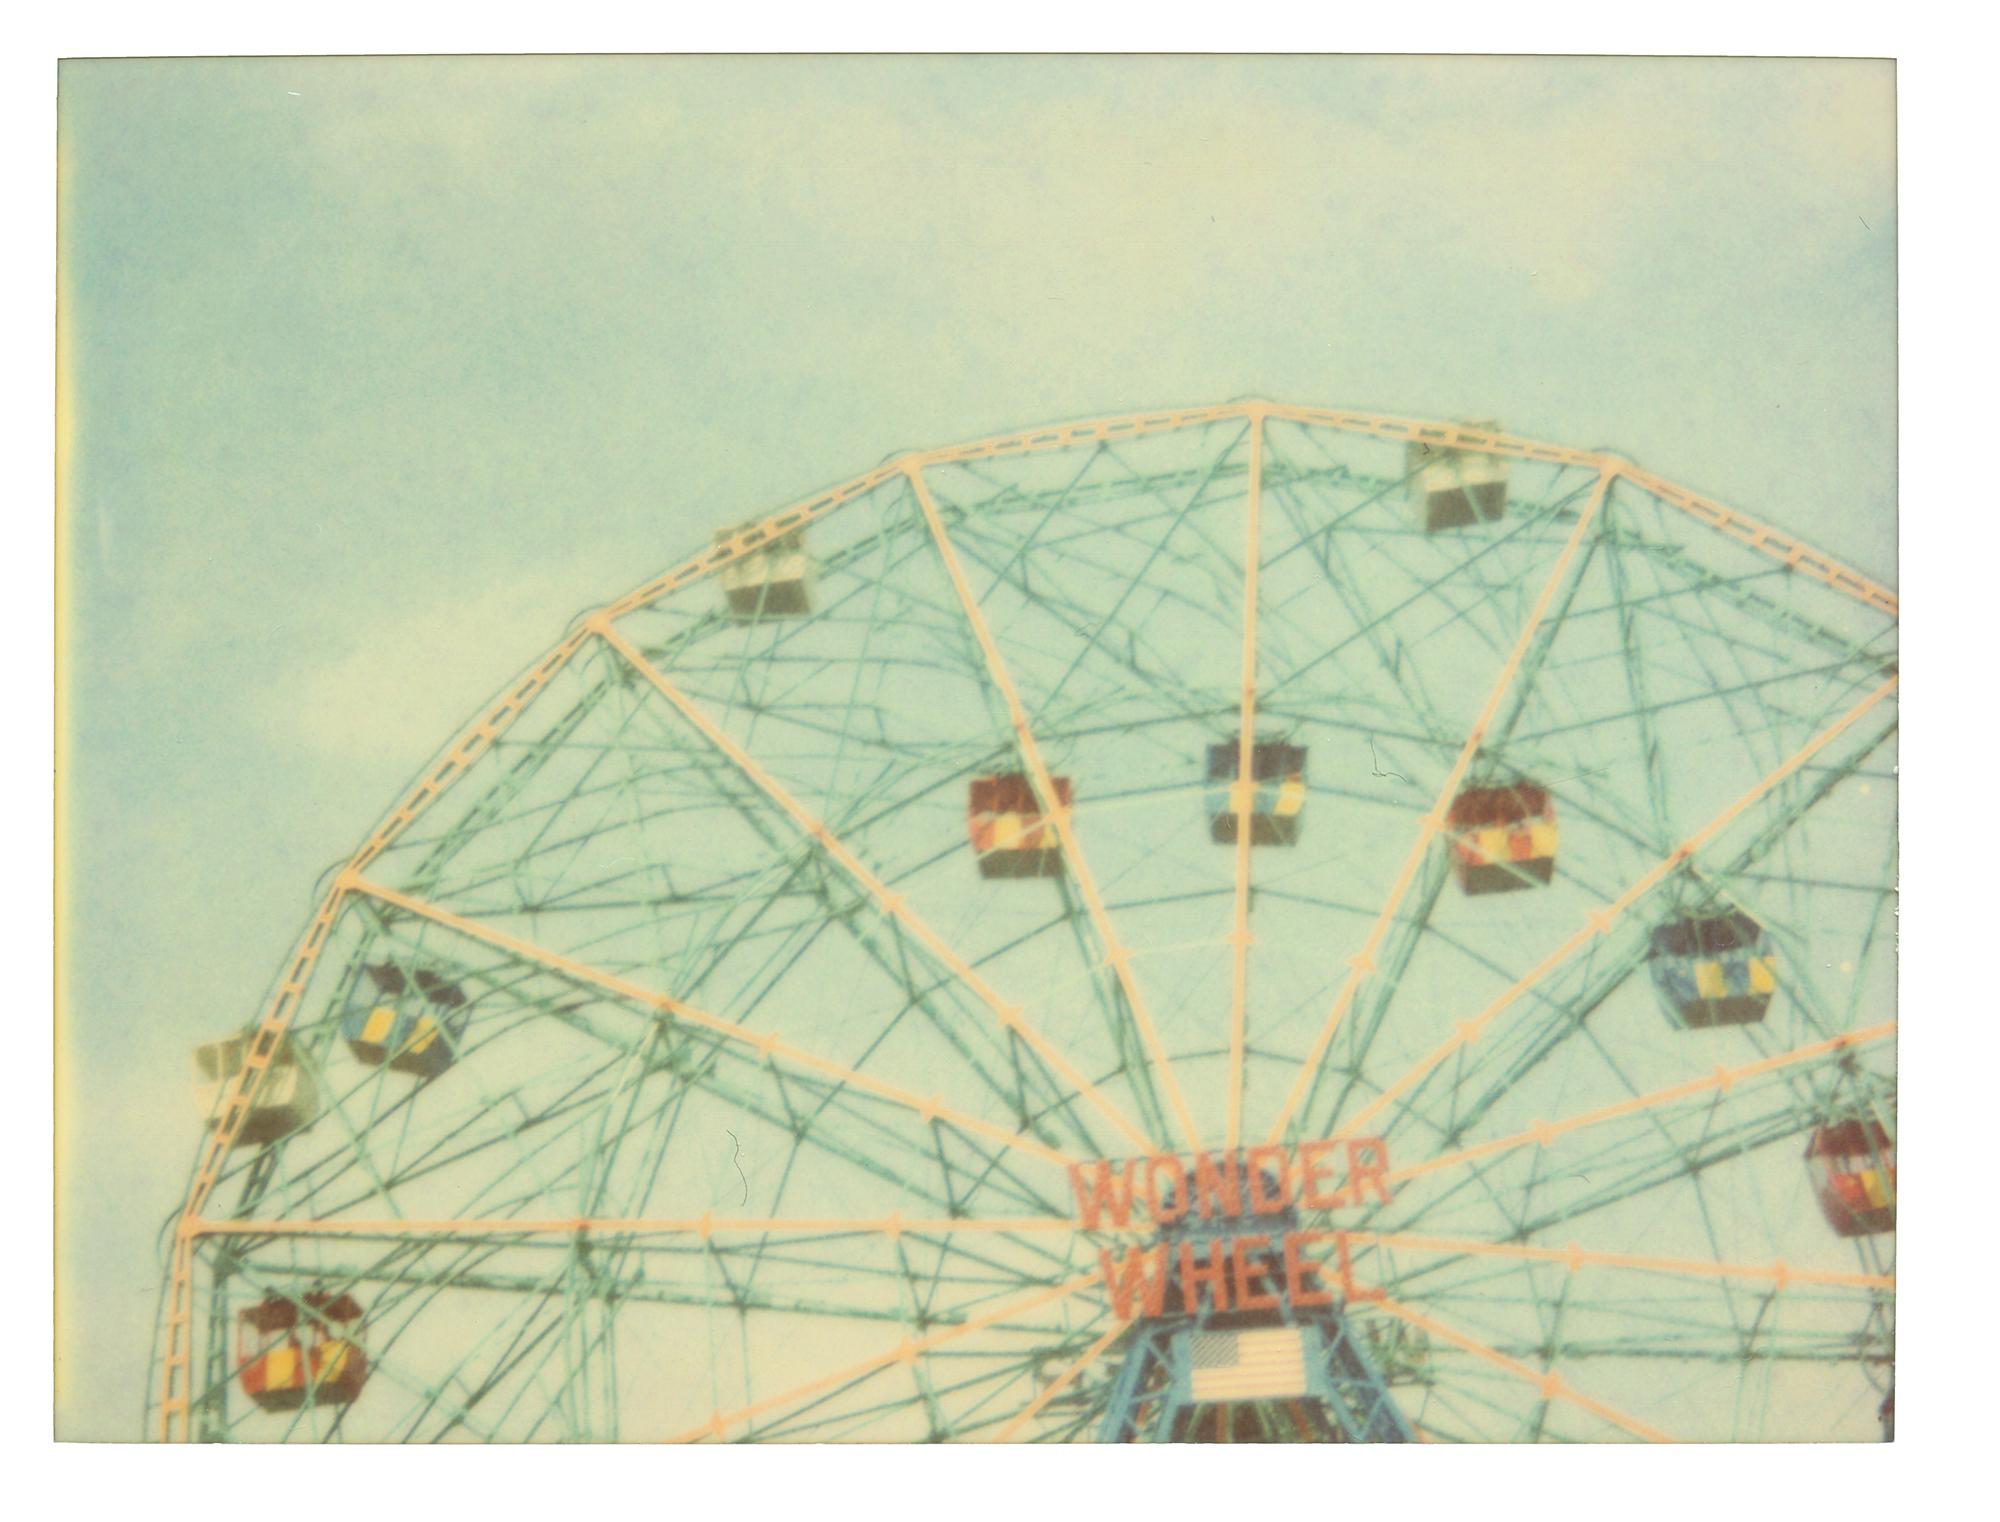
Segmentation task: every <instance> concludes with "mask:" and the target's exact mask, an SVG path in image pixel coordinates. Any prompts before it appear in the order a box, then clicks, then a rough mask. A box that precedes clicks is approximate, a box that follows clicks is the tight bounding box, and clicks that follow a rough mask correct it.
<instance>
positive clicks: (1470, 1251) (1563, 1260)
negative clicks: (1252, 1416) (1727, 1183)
mask: <svg viewBox="0 0 2000 1522" xmlns="http://www.w3.org/2000/svg"><path fill="white" fill-rule="evenodd" d="M1342 1235H1344V1236H1345V1237H1346V1238H1347V1240H1348V1241H1349V1242H1350V1243H1354V1244H1359V1245H1363V1246H1374V1247H1389V1248H1394V1249H1396V1250H1398V1251H1405V1252H1434V1253H1443V1254H1445V1255H1447V1256H1450V1257H1473V1258H1515V1259H1519V1260H1521V1261H1523V1262H1529V1263H1560V1264H1562V1265H1563V1267H1564V1268H1566V1269H1568V1270H1569V1271H1570V1272H1571V1273H1577V1272H1579V1271H1581V1270H1582V1269H1585V1268H1624V1269H1631V1270H1633V1271H1634V1272H1637V1273H1649V1274H1684V1275H1686V1276H1688V1277H1690V1278H1697V1279H1761V1280H1767V1281H1769V1282H1770V1283H1771V1284H1774V1285H1775V1286H1777V1287H1778V1288H1779V1289H1783V1288H1785V1287H1786V1286H1787V1285H1791V1284H1814V1285H1821V1286H1825V1287H1829V1288H1834V1289H1880V1290H1893V1289H1894V1288H1895V1287H1896V1278H1895V1275H1893V1274H1855V1273H1843V1272H1840V1271H1839V1270H1836V1269H1824V1268H1798V1267H1795V1266H1793V1265H1792V1264H1789V1263H1785V1262H1783V1261H1777V1262H1772V1263H1724V1262H1708V1261H1705V1260H1703V1259H1701V1258H1660V1257H1651V1256H1648V1255H1645V1254H1641V1253H1622V1252H1599V1251H1596V1250H1595V1249H1592V1248H1586V1247H1578V1246H1577V1245H1576V1244H1575V1243H1574V1242H1572V1243H1570V1244H1569V1245H1568V1246H1565V1247H1532V1246H1530V1245H1528V1244H1527V1243H1525V1242H1481V1241H1475V1240H1471V1239H1467V1238H1459V1237H1429V1236H1423V1235H1420V1234H1418V1233H1414V1232H1407V1231H1349V1232H1344V1233H1342Z"/></svg>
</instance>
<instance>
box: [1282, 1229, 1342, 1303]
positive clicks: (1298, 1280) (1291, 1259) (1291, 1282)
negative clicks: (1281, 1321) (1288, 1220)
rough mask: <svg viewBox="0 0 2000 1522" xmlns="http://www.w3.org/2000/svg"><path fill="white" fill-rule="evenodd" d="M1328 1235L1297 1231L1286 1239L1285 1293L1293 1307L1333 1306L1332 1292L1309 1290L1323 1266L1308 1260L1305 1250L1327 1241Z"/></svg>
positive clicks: (1327, 1290)
mask: <svg viewBox="0 0 2000 1522" xmlns="http://www.w3.org/2000/svg"><path fill="white" fill-rule="evenodd" d="M1326 1235H1327V1234H1326V1233H1325V1232H1323V1231H1295V1232H1293V1233H1292V1234H1291V1235H1290V1236H1288V1237H1286V1238H1285V1293H1286V1294H1288V1295H1290V1296H1291V1298H1292V1304H1293V1305H1332V1304H1333V1291H1332V1290H1329V1289H1308V1288H1307V1286H1308V1285H1309V1284H1310V1283H1311V1282H1312V1281H1313V1280H1314V1279H1317V1278H1318V1277H1319V1275H1320V1272H1321V1269H1322V1265H1321V1264H1319V1263H1316V1262H1314V1261H1313V1260H1312V1259H1311V1258H1308V1257H1307V1256H1306V1255H1305V1249H1306V1248H1307V1247H1309V1246H1310V1245H1311V1244H1313V1243H1314V1242H1323V1241H1325V1240H1326Z"/></svg>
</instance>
